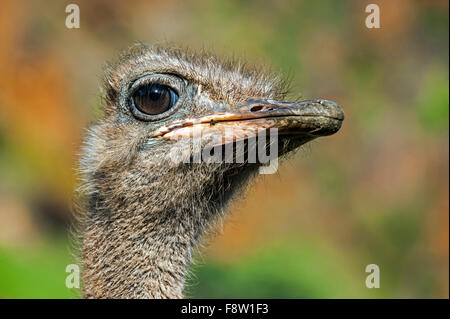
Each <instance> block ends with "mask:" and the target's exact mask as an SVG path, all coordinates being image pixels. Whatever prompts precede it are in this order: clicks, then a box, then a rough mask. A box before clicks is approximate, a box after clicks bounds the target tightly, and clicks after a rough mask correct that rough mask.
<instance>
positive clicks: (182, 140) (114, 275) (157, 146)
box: [80, 45, 343, 298]
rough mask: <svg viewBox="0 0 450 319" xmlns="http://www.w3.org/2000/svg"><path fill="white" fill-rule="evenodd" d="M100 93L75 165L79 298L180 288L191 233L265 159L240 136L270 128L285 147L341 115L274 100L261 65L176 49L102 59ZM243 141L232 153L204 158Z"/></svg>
mask: <svg viewBox="0 0 450 319" xmlns="http://www.w3.org/2000/svg"><path fill="white" fill-rule="evenodd" d="M104 94H105V95H104V100H105V107H104V117H103V118H102V119H101V120H100V121H99V122H98V123H96V124H95V125H93V126H92V127H91V128H90V130H89V133H88V136H87V138H86V142H85V147H84V150H83V155H82V158H81V164H80V167H81V173H82V176H83V177H82V178H83V183H82V187H81V195H82V196H81V199H82V200H81V207H82V209H83V211H84V212H83V220H82V237H83V239H82V242H83V243H82V245H83V248H82V255H81V256H82V262H83V292H84V295H85V297H109V298H133V297H136V298H177V297H182V293H183V285H184V280H185V277H186V274H187V268H188V265H189V261H190V259H191V254H192V250H193V248H194V247H195V245H196V243H197V242H198V240H199V238H200V236H201V235H202V233H204V232H205V231H206V230H207V229H208V228H209V227H210V225H211V224H212V222H213V221H214V220H215V219H216V218H217V217H218V216H221V215H222V214H223V212H224V210H225V208H226V206H227V204H228V202H229V201H230V199H231V198H233V197H235V196H239V194H240V193H241V192H242V190H243V186H244V185H245V184H246V182H247V181H248V180H249V179H250V177H251V176H252V175H255V173H257V172H258V168H259V167H260V166H261V165H262V163H261V161H260V160H258V156H256V161H251V160H249V158H250V157H249V156H250V155H249V153H250V152H251V151H252V150H253V151H255V152H257V149H261V148H264V150H265V151H266V148H269V144H270V142H267V141H266V139H264V142H263V144H259V142H258V144H257V146H255V145H256V144H253V145H254V146H255V147H254V148H253V149H251V148H250V147H248V146H249V144H250V143H249V141H250V140H252V139H258V141H260V140H261V137H259V133H260V132H266V131H268V130H270V129H276V130H277V131H276V132H277V133H278V135H277V139H276V141H275V142H276V143H277V145H278V152H277V155H282V154H285V153H288V152H290V151H292V150H294V149H296V148H298V147H299V146H300V145H302V144H304V143H306V142H308V141H310V140H312V139H314V138H316V137H319V136H324V135H330V134H333V133H335V132H336V131H337V130H339V128H340V126H341V123H342V120H343V111H342V109H341V108H340V107H339V106H338V105H337V104H335V103H333V102H329V101H325V100H307V101H296V102H285V101H283V100H284V98H285V95H286V87H285V85H284V83H283V82H282V81H281V80H280V79H279V78H278V77H275V76H273V75H271V74H270V73H266V72H263V71H261V70H259V69H256V68H251V67H248V66H246V65H244V64H241V63H239V62H237V61H234V62H233V61H229V62H223V61H220V60H219V59H218V58H216V57H215V56H212V55H209V54H205V53H202V54H197V53H192V52H188V51H185V50H180V49H173V48H171V49H168V48H161V47H149V46H145V45H136V46H134V47H132V48H131V49H130V50H129V51H127V52H126V53H125V54H123V55H122V56H121V57H120V59H119V60H118V61H117V62H116V63H114V64H111V65H110V66H109V67H108V68H107V70H106V76H105V88H104ZM241 142H242V143H244V147H243V148H241V149H240V151H239V150H238V147H234V148H232V152H231V154H232V156H231V160H230V158H228V160H225V156H221V157H215V158H214V159H215V160H213V161H211V160H205V159H204V158H202V154H203V155H205V152H204V150H205V149H208V147H210V149H208V152H207V154H208V155H211V153H216V154H220V153H221V152H220V151H221V150H224V149H225V148H226V147H227V146H230V145H234V146H236V145H237V144H238V143H241ZM242 149H243V150H244V151H242ZM239 152H241V154H240V153H239ZM199 153H201V154H199ZM225 153H226V152H223V153H222V154H225ZM180 154H181V155H182V156H180ZM239 155H242V156H243V158H244V160H243V161H242V160H241V161H237V160H236V159H237V157H239ZM196 157H197V159H199V160H195V158H196ZM210 159H211V158H210ZM218 159H219V160H218Z"/></svg>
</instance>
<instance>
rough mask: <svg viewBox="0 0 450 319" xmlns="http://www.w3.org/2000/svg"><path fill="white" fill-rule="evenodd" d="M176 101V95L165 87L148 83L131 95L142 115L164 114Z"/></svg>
mask: <svg viewBox="0 0 450 319" xmlns="http://www.w3.org/2000/svg"><path fill="white" fill-rule="evenodd" d="M177 101H178V94H177V93H175V91H174V90H172V89H171V88H170V87H168V86H166V85H161V84H156V83H149V84H145V85H142V86H141V87H140V88H138V89H137V90H136V92H135V93H134V94H133V102H134V105H135V106H136V108H137V109H138V110H139V111H141V112H142V113H144V114H148V115H157V114H161V113H164V112H165V111H167V110H168V109H170V108H171V107H172V106H174V105H175V103H176V102H177Z"/></svg>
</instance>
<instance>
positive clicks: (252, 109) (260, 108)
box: [250, 105, 273, 112]
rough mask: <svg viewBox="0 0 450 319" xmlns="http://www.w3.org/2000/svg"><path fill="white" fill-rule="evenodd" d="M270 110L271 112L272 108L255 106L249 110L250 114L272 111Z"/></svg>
mask: <svg viewBox="0 0 450 319" xmlns="http://www.w3.org/2000/svg"><path fill="white" fill-rule="evenodd" d="M272 110H273V107H270V106H262V105H257V106H253V107H252V108H251V109H250V112H262V111H272Z"/></svg>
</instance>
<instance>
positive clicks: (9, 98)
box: [0, 0, 449, 298]
mask: <svg viewBox="0 0 450 319" xmlns="http://www.w3.org/2000/svg"><path fill="white" fill-rule="evenodd" d="M69 3H71V2H65V1H54V2H48V1H38V0H33V1H8V2H4V3H2V10H0V297H12V298H21V297H31V298H34V297H52V298H66V297H73V296H76V293H73V292H71V291H70V290H69V289H67V288H66V287H65V286H64V278H65V276H66V273H65V265H66V264H68V263H70V262H73V257H72V255H71V248H70V247H71V244H70V235H69V234H68V230H69V228H70V225H71V223H72V222H73V221H72V211H71V205H72V203H71V201H72V195H73V190H74V188H75V187H76V177H75V168H76V165H77V164H76V163H77V152H78V151H79V147H80V143H81V141H82V137H83V130H84V128H85V127H87V125H88V124H89V123H90V122H91V121H94V120H95V119H96V118H98V116H99V114H100V113H101V112H100V111H99V109H100V108H99V106H100V103H101V100H100V89H99V86H100V79H101V76H102V67H103V64H104V62H105V61H106V60H109V59H112V58H113V57H114V56H115V55H116V54H117V52H118V51H120V50H122V49H124V48H126V47H127V46H128V45H130V44H132V43H134V42H136V41H142V42H145V43H150V44H151V43H155V42H159V41H172V42H175V43H179V44H181V45H187V46H190V47H194V48H196V47H203V46H206V47H209V48H213V49H214V50H215V51H217V52H218V53H220V54H236V55H238V56H242V57H243V58H245V59H248V60H250V61H252V62H260V63H266V64H270V65H272V66H273V67H274V68H275V69H276V70H279V71H280V72H281V73H282V74H283V75H285V76H286V77H289V78H291V79H292V83H293V89H294V90H293V92H292V96H294V97H297V96H298V95H299V94H302V95H303V96H304V97H306V98H313V97H317V98H319V97H320V98H325V99H330V100H333V101H336V102H338V103H339V104H340V105H342V106H343V107H344V109H345V112H346V120H345V122H344V125H343V128H342V129H341V131H340V132H339V133H338V134H337V135H335V136H332V137H329V138H326V139H323V140H322V139H319V140H318V141H316V142H314V143H312V144H311V145H310V146H308V147H305V149H304V150H302V151H301V152H300V153H299V154H297V155H296V156H295V157H294V158H293V159H291V160H289V161H285V162H283V163H282V165H281V167H280V169H279V171H278V173H277V174H275V175H269V176H264V177H263V178H260V179H259V181H258V182H257V183H256V184H255V185H254V187H253V188H252V189H251V191H250V192H249V193H248V194H246V197H245V198H244V199H243V200H242V201H240V202H238V203H236V204H235V205H234V208H233V212H232V213H231V214H230V216H229V218H227V219H226V220H225V222H224V225H223V228H222V229H221V230H220V233H219V235H218V236H216V237H214V238H212V242H211V243H210V244H208V245H207V247H204V248H203V249H201V251H202V253H201V254H199V256H198V257H197V260H198V261H197V263H196V265H195V266H194V267H193V273H194V277H193V278H192V279H191V280H190V284H189V287H188V291H189V293H190V295H192V296H194V297H269V298H277V297H288V298H298V297H306V298H315V297H319V298H334V297H340V298H433V297H439V298H442V297H445V298H448V297H449V281H448V280H449V278H448V273H449V233H448V227H449V214H448V213H449V197H448V194H449V139H448V137H449V135H448V120H449V93H448V92H449V91H448V85H449V82H448V79H449V74H448V62H449V60H448V53H449V52H448V50H449V42H448V41H449V40H448V26H449V24H448V23H449V19H448V1H445V0H442V1H437V0H435V1H425V0H422V1H408V0H395V1H374V0H373V1H320V2H317V1H289V0H282V1H275V0H273V1H266V2H257V1H242V2H241V1H237V0H233V1H219V0H214V1H206V0H205V1H201V0H197V1H132V2H123V1H106V0H95V1H76V2H74V3H76V4H78V5H79V7H80V18H81V23H80V28H79V29H67V28H66V26H65V20H66V16H67V14H66V13H65V7H66V5H68V4H69ZM369 3H377V4H378V5H379V6H380V12H381V28H380V29H368V28H366V27H365V24H364V21H365V18H366V16H367V14H368V13H366V12H365V7H366V5H367V4H369ZM371 263H375V264H377V265H379V266H380V271H381V288H379V289H367V288H366V287H365V284H364V283H365V277H366V275H367V274H366V273H365V266H366V265H368V264H371Z"/></svg>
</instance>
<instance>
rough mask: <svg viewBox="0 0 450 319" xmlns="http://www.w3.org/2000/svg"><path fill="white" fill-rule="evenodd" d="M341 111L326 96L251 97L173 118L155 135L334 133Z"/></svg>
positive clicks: (237, 137) (242, 136)
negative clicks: (219, 108)
mask: <svg viewBox="0 0 450 319" xmlns="http://www.w3.org/2000/svg"><path fill="white" fill-rule="evenodd" d="M343 120H344V111H343V110H342V108H341V107H340V106H339V105H337V104H336V103H334V102H331V101H327V100H320V99H318V100H305V101H300V102H281V101H273V100H257V99H250V100H248V101H246V102H245V103H244V104H241V105H238V106H236V107H233V108H232V109H227V110H225V111H218V112H216V113H213V114H209V115H206V116H203V117H200V118H195V119H186V120H181V121H177V122H173V123H171V124H169V125H168V126H164V127H161V128H159V129H158V130H157V131H156V132H155V134H154V137H162V138H164V139H178V138H186V137H194V136H198V135H196V134H198V132H201V133H200V134H201V136H202V137H204V136H222V137H224V134H225V135H226V136H225V138H226V140H227V141H230V139H231V140H232V141H237V140H242V139H246V138H249V137H252V136H256V135H257V134H258V131H260V130H268V129H271V128H276V129H278V134H280V135H292V136H304V137H306V138H315V137H319V136H326V135H332V134H334V133H336V132H337V131H338V130H339V129H340V127H341V125H342V121H343Z"/></svg>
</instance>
